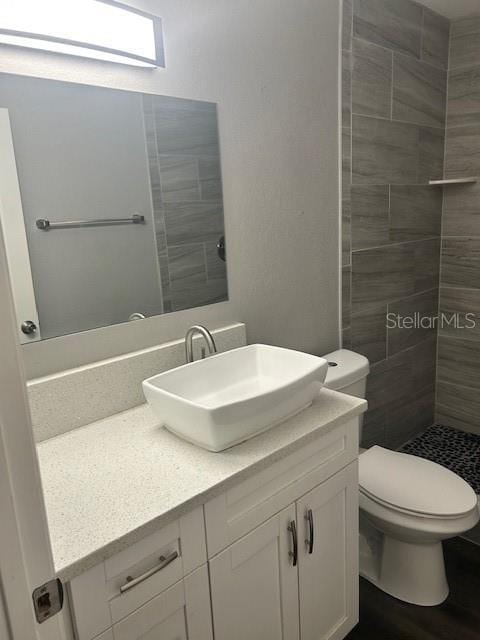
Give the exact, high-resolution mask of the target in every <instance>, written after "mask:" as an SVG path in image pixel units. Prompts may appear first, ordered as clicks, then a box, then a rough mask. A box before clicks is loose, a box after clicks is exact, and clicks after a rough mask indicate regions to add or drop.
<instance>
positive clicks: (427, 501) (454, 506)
mask: <svg viewBox="0 0 480 640" xmlns="http://www.w3.org/2000/svg"><path fill="white" fill-rule="evenodd" d="M359 485H360V491H361V492H362V493H363V494H364V495H365V496H367V497H368V498H370V499H371V500H373V501H375V502H377V503H378V504H380V505H382V506H384V507H386V508H388V509H392V510H394V511H398V512H402V513H405V514H411V515H414V516H421V517H425V518H441V519H451V518H459V517H461V516H464V515H466V514H468V513H470V512H471V511H472V510H474V509H475V508H476V507H477V496H476V495H475V492H474V491H473V489H472V488H471V487H470V485H469V484H467V483H466V482H465V481H464V480H463V479H462V478H460V477H459V476H457V475H456V474H455V473H453V472H452V471H449V470H448V469H445V468H444V467H442V466H441V465H438V464H436V463H434V462H431V461H429V460H425V459H423V458H418V457H416V456H412V455H410V454H406V453H400V452H397V451H390V450H388V449H384V448H383V447H379V446H374V447H372V448H371V449H368V450H367V451H365V452H364V453H362V454H361V455H360V459H359Z"/></svg>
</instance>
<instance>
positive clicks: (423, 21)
mask: <svg viewBox="0 0 480 640" xmlns="http://www.w3.org/2000/svg"><path fill="white" fill-rule="evenodd" d="M424 38H425V7H422V27H421V29H420V61H421V62H423V64H428V63H427V62H425V60H424V59H423V44H424ZM432 66H433V65H432Z"/></svg>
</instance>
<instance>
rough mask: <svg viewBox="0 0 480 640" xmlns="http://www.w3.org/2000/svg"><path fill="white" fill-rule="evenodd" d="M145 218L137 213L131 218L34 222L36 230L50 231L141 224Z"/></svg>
mask: <svg viewBox="0 0 480 640" xmlns="http://www.w3.org/2000/svg"><path fill="white" fill-rule="evenodd" d="M143 222H145V216H142V215H140V214H139V213H135V214H133V216H132V217H131V218H99V219H97V220H95V219H94V220H68V221H64V222H50V220H45V218H39V219H38V220H37V221H36V224H37V229H40V230H41V231H49V230H50V229H68V228H69V227H99V226H103V225H110V224H142V223H143Z"/></svg>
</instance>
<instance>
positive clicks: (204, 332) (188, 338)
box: [185, 324, 217, 362]
mask: <svg viewBox="0 0 480 640" xmlns="http://www.w3.org/2000/svg"><path fill="white" fill-rule="evenodd" d="M197 333H198V334H199V335H201V336H202V337H203V338H204V339H205V342H206V343H207V347H208V353H209V355H212V353H217V346H216V344H215V340H214V339H213V337H212V334H211V333H210V331H209V330H208V329H207V328H206V327H202V325H200V324H196V325H194V326H193V327H190V329H189V330H188V331H187V333H186V335H185V355H186V358H187V362H193V360H194V358H193V337H194V336H195V334H197ZM202 358H205V349H204V348H202Z"/></svg>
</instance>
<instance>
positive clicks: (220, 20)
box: [0, 0, 339, 376]
mask: <svg viewBox="0 0 480 640" xmlns="http://www.w3.org/2000/svg"><path fill="white" fill-rule="evenodd" d="M131 4H132V5H134V6H136V7H138V8H141V9H144V10H146V11H150V12H154V13H158V14H159V15H161V16H162V17H163V19H164V29H165V46H166V64H167V68H166V69H165V70H155V71H148V70H138V69H135V70H132V69H129V68H126V67H118V66H113V65H108V64H104V63H97V62H91V61H86V60H74V59H67V58H61V57H55V56H53V55H47V54H38V53H32V52H28V51H21V50H14V49H9V50H8V49H4V50H3V51H2V56H1V57H0V71H4V72H9V73H21V74H27V75H35V76H42V77H50V78H56V79H62V80H70V81H75V82H82V83H90V84H98V85H103V86H110V87H116V88H123V89H132V90H136V91H145V92H151V93H159V94H166V95H173V96H178V97H187V98H195V99H200V100H209V101H213V102H217V103H218V112H219V126H220V144H221V154H222V170H223V181H224V204H225V223H226V236H227V243H228V275H229V292H230V301H229V302H226V303H222V304H219V305H214V306H211V307H204V308H202V309H196V310H189V311H185V312H181V313H176V314H171V315H166V316H162V317H159V318H155V319H148V320H145V321H142V322H139V323H131V324H127V325H118V326H116V327H112V328H107V329H100V330H97V331H92V332H88V333H85V334H79V335H75V336H70V337H65V338H57V339H54V340H49V341H45V342H42V343H37V344H30V345H27V346H26V347H25V357H26V362H27V368H28V372H29V375H30V376H33V375H39V374H41V373H45V372H48V371H53V370H57V369H59V368H63V367H67V366H73V365H75V364H79V363H81V362H88V361H90V360H93V359H97V358H100V357H108V356H110V355H113V354H115V353H119V352H125V351H128V350H131V349H132V348H141V347H143V346H149V345H152V344H155V343H158V342H160V341H162V340H166V339H170V338H175V337H178V336H180V335H182V334H183V333H184V331H185V329H186V328H187V327H188V326H189V325H190V324H192V323H193V322H203V323H206V324H207V325H209V326H212V327H214V326H218V325H219V324H222V323H224V322H226V321H231V320H240V321H243V322H246V324H247V331H248V338H249V341H250V342H253V341H261V342H267V343H274V344H279V345H283V346H288V347H293V348H298V349H303V350H306V351H310V352H312V353H322V352H325V351H327V350H330V349H333V348H335V347H336V346H337V344H338V308H337V306H338V305H337V296H338V209H339V207H338V187H337V184H338V80H339V73H338V49H339V46H338V34H339V26H338V25H339V15H338V14H339V0H316V1H315V2H312V0H136V1H135V2H134V0H132V1H131Z"/></svg>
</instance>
